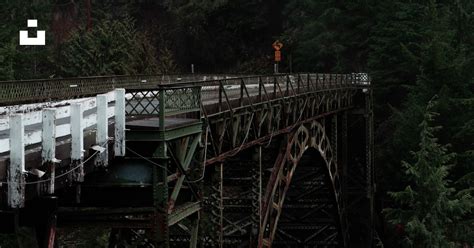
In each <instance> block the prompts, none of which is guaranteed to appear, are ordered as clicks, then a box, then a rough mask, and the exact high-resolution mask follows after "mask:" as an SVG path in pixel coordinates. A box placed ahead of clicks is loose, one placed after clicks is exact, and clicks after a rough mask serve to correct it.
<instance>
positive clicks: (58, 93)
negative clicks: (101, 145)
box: [0, 74, 239, 106]
mask: <svg viewBox="0 0 474 248" xmlns="http://www.w3.org/2000/svg"><path fill="white" fill-rule="evenodd" d="M238 76H239V75H219V74H190V75H136V76H101V77H82V78H66V79H39V80H20V81H3V82H1V81H0V106H7V105H13V104H24V103H38V102H44V101H56V100H66V99H73V98H80V97H87V96H94V95H97V94H102V93H106V92H109V91H111V90H113V89H115V88H126V89H143V88H153V87H156V86H157V85H163V84H171V83H179V82H183V83H185V82H196V81H202V80H211V79H212V80H216V79H223V78H231V77H238Z"/></svg>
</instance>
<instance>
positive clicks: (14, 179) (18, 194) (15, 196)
mask: <svg viewBox="0 0 474 248" xmlns="http://www.w3.org/2000/svg"><path fill="white" fill-rule="evenodd" d="M24 137H25V129H24V126H23V114H12V115H10V166H9V168H8V206H10V207H11V208H22V207H24V205H25V175H24V173H25V143H24Z"/></svg>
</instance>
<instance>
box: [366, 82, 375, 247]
mask: <svg viewBox="0 0 474 248" xmlns="http://www.w3.org/2000/svg"><path fill="white" fill-rule="evenodd" d="M372 125H373V110H372V89H371V88H367V91H366V92H365V155H366V161H365V162H366V177H367V178H366V180H367V198H368V199H369V225H370V229H369V237H368V241H369V246H368V247H372V241H373V237H374V230H373V229H374V178H373V176H374V175H373V174H374V168H373V147H374V144H373V142H374V137H373V127H372Z"/></svg>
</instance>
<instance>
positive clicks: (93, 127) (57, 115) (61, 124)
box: [0, 89, 125, 208]
mask: <svg viewBox="0 0 474 248" xmlns="http://www.w3.org/2000/svg"><path fill="white" fill-rule="evenodd" d="M124 109H125V90H124V89H116V90H114V91H112V92H109V93H107V94H100V95H97V97H96V98H87V99H82V100H80V101H74V102H71V103H70V104H68V105H65V106H59V107H57V108H44V109H41V110H36V111H31V112H27V113H11V114H3V115H0V157H5V156H6V157H8V158H9V161H10V163H9V166H8V175H9V176H8V178H7V184H8V204H9V206H10V207H14V208H15V207H22V206H23V204H24V200H25V197H24V194H25V185H26V184H29V183H30V182H25V172H26V170H27V169H31V168H26V167H25V160H26V156H25V155H26V154H25V151H26V148H27V147H28V151H29V152H35V151H38V149H37V148H40V151H41V159H42V164H43V165H45V164H50V165H51V166H46V168H49V170H50V171H48V173H49V175H50V179H47V180H36V181H35V182H33V183H37V184H40V183H39V182H41V185H43V184H44V183H45V184H46V188H47V189H46V190H47V192H49V193H50V194H52V193H54V181H55V180H54V179H55V173H54V170H55V169H54V168H55V165H56V164H58V163H60V162H61V161H60V160H58V159H57V158H56V152H55V151H56V147H57V146H59V145H61V144H65V143H70V144H71V146H70V151H71V152H70V159H71V164H76V165H77V168H76V169H75V170H74V171H71V173H72V174H75V175H76V180H79V181H80V180H81V177H83V166H82V160H83V158H84V152H85V150H84V149H85V147H84V143H85V137H86V136H88V135H89V134H93V133H94V134H95V138H96V143H95V144H96V145H95V146H94V147H95V149H97V151H100V154H99V155H98V156H97V157H96V158H95V164H96V165H101V166H106V165H107V163H108V155H107V150H108V143H109V131H108V130H109V119H112V120H110V121H111V122H113V123H114V135H113V136H114V139H113V140H114V151H115V155H117V156H123V155H124V154H125V143H124V140H125V138H124V134H125V111H124ZM94 147H92V148H93V149H94ZM3 169H4V168H1V167H0V182H4V181H5V174H4V173H5V171H4V170H3ZM2 174H3V175H2Z"/></svg>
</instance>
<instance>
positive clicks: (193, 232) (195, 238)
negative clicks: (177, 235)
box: [189, 212, 201, 248]
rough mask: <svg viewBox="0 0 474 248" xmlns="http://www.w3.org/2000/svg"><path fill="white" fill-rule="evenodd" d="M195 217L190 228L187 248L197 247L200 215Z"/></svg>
mask: <svg viewBox="0 0 474 248" xmlns="http://www.w3.org/2000/svg"><path fill="white" fill-rule="evenodd" d="M196 215H197V216H196V217H195V219H194V220H193V223H192V225H193V226H192V228H191V241H190V242H189V248H197V247H198V238H199V221H200V218H201V217H200V213H199V212H197V213H196Z"/></svg>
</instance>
